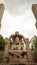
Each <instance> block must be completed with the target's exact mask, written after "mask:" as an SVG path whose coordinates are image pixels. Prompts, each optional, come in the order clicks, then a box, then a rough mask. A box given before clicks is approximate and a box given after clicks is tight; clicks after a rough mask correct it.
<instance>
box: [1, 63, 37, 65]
mask: <svg viewBox="0 0 37 65" xmlns="http://www.w3.org/2000/svg"><path fill="white" fill-rule="evenodd" d="M0 65H37V63H16V64H15V63H14V64H13V63H0Z"/></svg>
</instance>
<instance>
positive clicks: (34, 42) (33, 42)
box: [31, 35, 37, 49]
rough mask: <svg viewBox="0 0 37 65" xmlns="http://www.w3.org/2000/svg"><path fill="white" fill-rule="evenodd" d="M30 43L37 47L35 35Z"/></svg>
mask: <svg viewBox="0 0 37 65" xmlns="http://www.w3.org/2000/svg"><path fill="white" fill-rule="evenodd" d="M31 43H32V44H33V45H34V48H35V49H37V36H35V35H34V37H32V38H31Z"/></svg>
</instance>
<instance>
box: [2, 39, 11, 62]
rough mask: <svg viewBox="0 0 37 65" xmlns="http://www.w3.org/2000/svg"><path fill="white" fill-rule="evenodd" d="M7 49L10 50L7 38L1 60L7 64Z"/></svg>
mask: <svg viewBox="0 0 37 65" xmlns="http://www.w3.org/2000/svg"><path fill="white" fill-rule="evenodd" d="M9 49H10V41H9V39H8V38H6V39H5V51H4V58H3V61H4V62H7V59H8V53H9Z"/></svg>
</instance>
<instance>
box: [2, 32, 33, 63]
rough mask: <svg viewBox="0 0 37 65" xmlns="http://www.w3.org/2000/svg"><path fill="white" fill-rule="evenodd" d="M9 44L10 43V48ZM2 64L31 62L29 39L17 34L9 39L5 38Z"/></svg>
mask: <svg viewBox="0 0 37 65" xmlns="http://www.w3.org/2000/svg"><path fill="white" fill-rule="evenodd" d="M10 42H11V43H12V45H11V48H10ZM24 44H25V45H26V48H25V47H24ZM3 62H6V63H7V62H8V63H9V62H11V63H13V64H14V63H15V64H20V63H23V64H25V63H29V62H33V59H32V56H31V52H30V48H29V39H28V38H25V37H24V36H23V35H21V34H19V32H15V34H12V35H11V36H10V37H9V39H8V38H6V39H5V51H4V57H3Z"/></svg>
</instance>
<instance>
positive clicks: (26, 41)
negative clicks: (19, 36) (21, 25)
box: [25, 38, 33, 62]
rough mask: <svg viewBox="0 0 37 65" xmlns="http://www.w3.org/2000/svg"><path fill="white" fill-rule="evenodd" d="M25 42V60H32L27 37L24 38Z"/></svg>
mask: <svg viewBox="0 0 37 65" xmlns="http://www.w3.org/2000/svg"><path fill="white" fill-rule="evenodd" d="M25 43H26V50H27V61H28V62H32V61H33V60H32V55H31V50H30V48H29V39H28V38H26V39H25Z"/></svg>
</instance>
